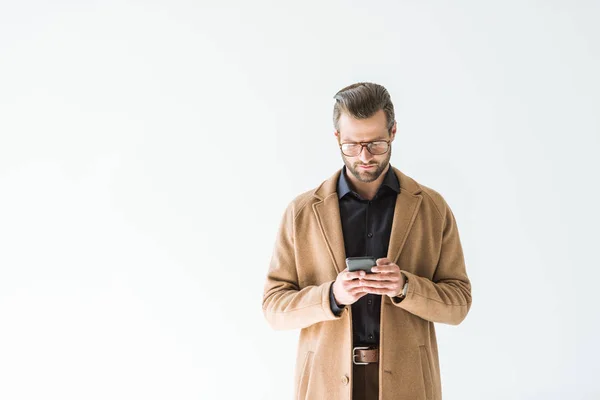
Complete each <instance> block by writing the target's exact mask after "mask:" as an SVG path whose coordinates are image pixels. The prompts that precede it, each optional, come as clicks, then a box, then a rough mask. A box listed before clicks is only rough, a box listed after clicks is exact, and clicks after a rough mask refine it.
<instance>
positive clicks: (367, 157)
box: [358, 146, 373, 164]
mask: <svg viewBox="0 0 600 400" xmlns="http://www.w3.org/2000/svg"><path fill="white" fill-rule="evenodd" d="M358 158H359V159H360V161H361V162H362V163H363V164H368V163H369V162H370V161H371V160H372V159H373V154H371V153H370V152H369V150H367V147H366V146H363V148H362V149H361V150H360V153H359V154H358Z"/></svg>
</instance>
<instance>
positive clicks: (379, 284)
mask: <svg viewBox="0 0 600 400" xmlns="http://www.w3.org/2000/svg"><path fill="white" fill-rule="evenodd" d="M360 285H361V286H362V287H363V288H379V289H390V290H392V289H393V288H395V287H396V286H398V285H397V284H396V283H395V282H390V281H365V280H362V281H361V282H360Z"/></svg>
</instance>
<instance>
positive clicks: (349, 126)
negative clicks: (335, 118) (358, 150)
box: [338, 110, 389, 142]
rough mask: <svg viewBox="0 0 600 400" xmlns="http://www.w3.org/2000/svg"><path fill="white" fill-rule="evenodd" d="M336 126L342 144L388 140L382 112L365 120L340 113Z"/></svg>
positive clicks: (385, 121)
mask: <svg viewBox="0 0 600 400" xmlns="http://www.w3.org/2000/svg"><path fill="white" fill-rule="evenodd" d="M338 125H339V132H340V139H341V141H342V142H369V141H372V140H377V139H382V140H385V139H389V134H388V130H387V120H386V118H385V112H384V111H383V110H379V111H377V112H376V113H375V114H374V115H372V116H371V117H369V118H365V119H356V118H354V117H352V116H350V115H348V114H346V113H342V114H341V115H340V120H339V123H338Z"/></svg>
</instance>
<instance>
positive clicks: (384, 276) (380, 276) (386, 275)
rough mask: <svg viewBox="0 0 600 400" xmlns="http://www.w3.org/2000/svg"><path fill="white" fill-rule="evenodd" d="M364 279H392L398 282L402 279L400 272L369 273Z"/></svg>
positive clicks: (391, 280)
mask: <svg viewBox="0 0 600 400" xmlns="http://www.w3.org/2000/svg"><path fill="white" fill-rule="evenodd" d="M362 280H363V281H390V282H397V281H399V280H400V274H392V273H380V272H378V273H375V274H367V275H365V277H364V278H362Z"/></svg>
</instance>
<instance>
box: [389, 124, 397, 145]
mask: <svg viewBox="0 0 600 400" xmlns="http://www.w3.org/2000/svg"><path fill="white" fill-rule="evenodd" d="M395 137H396V121H394V125H393V126H392V130H391V131H390V140H391V141H394V138H395Z"/></svg>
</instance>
